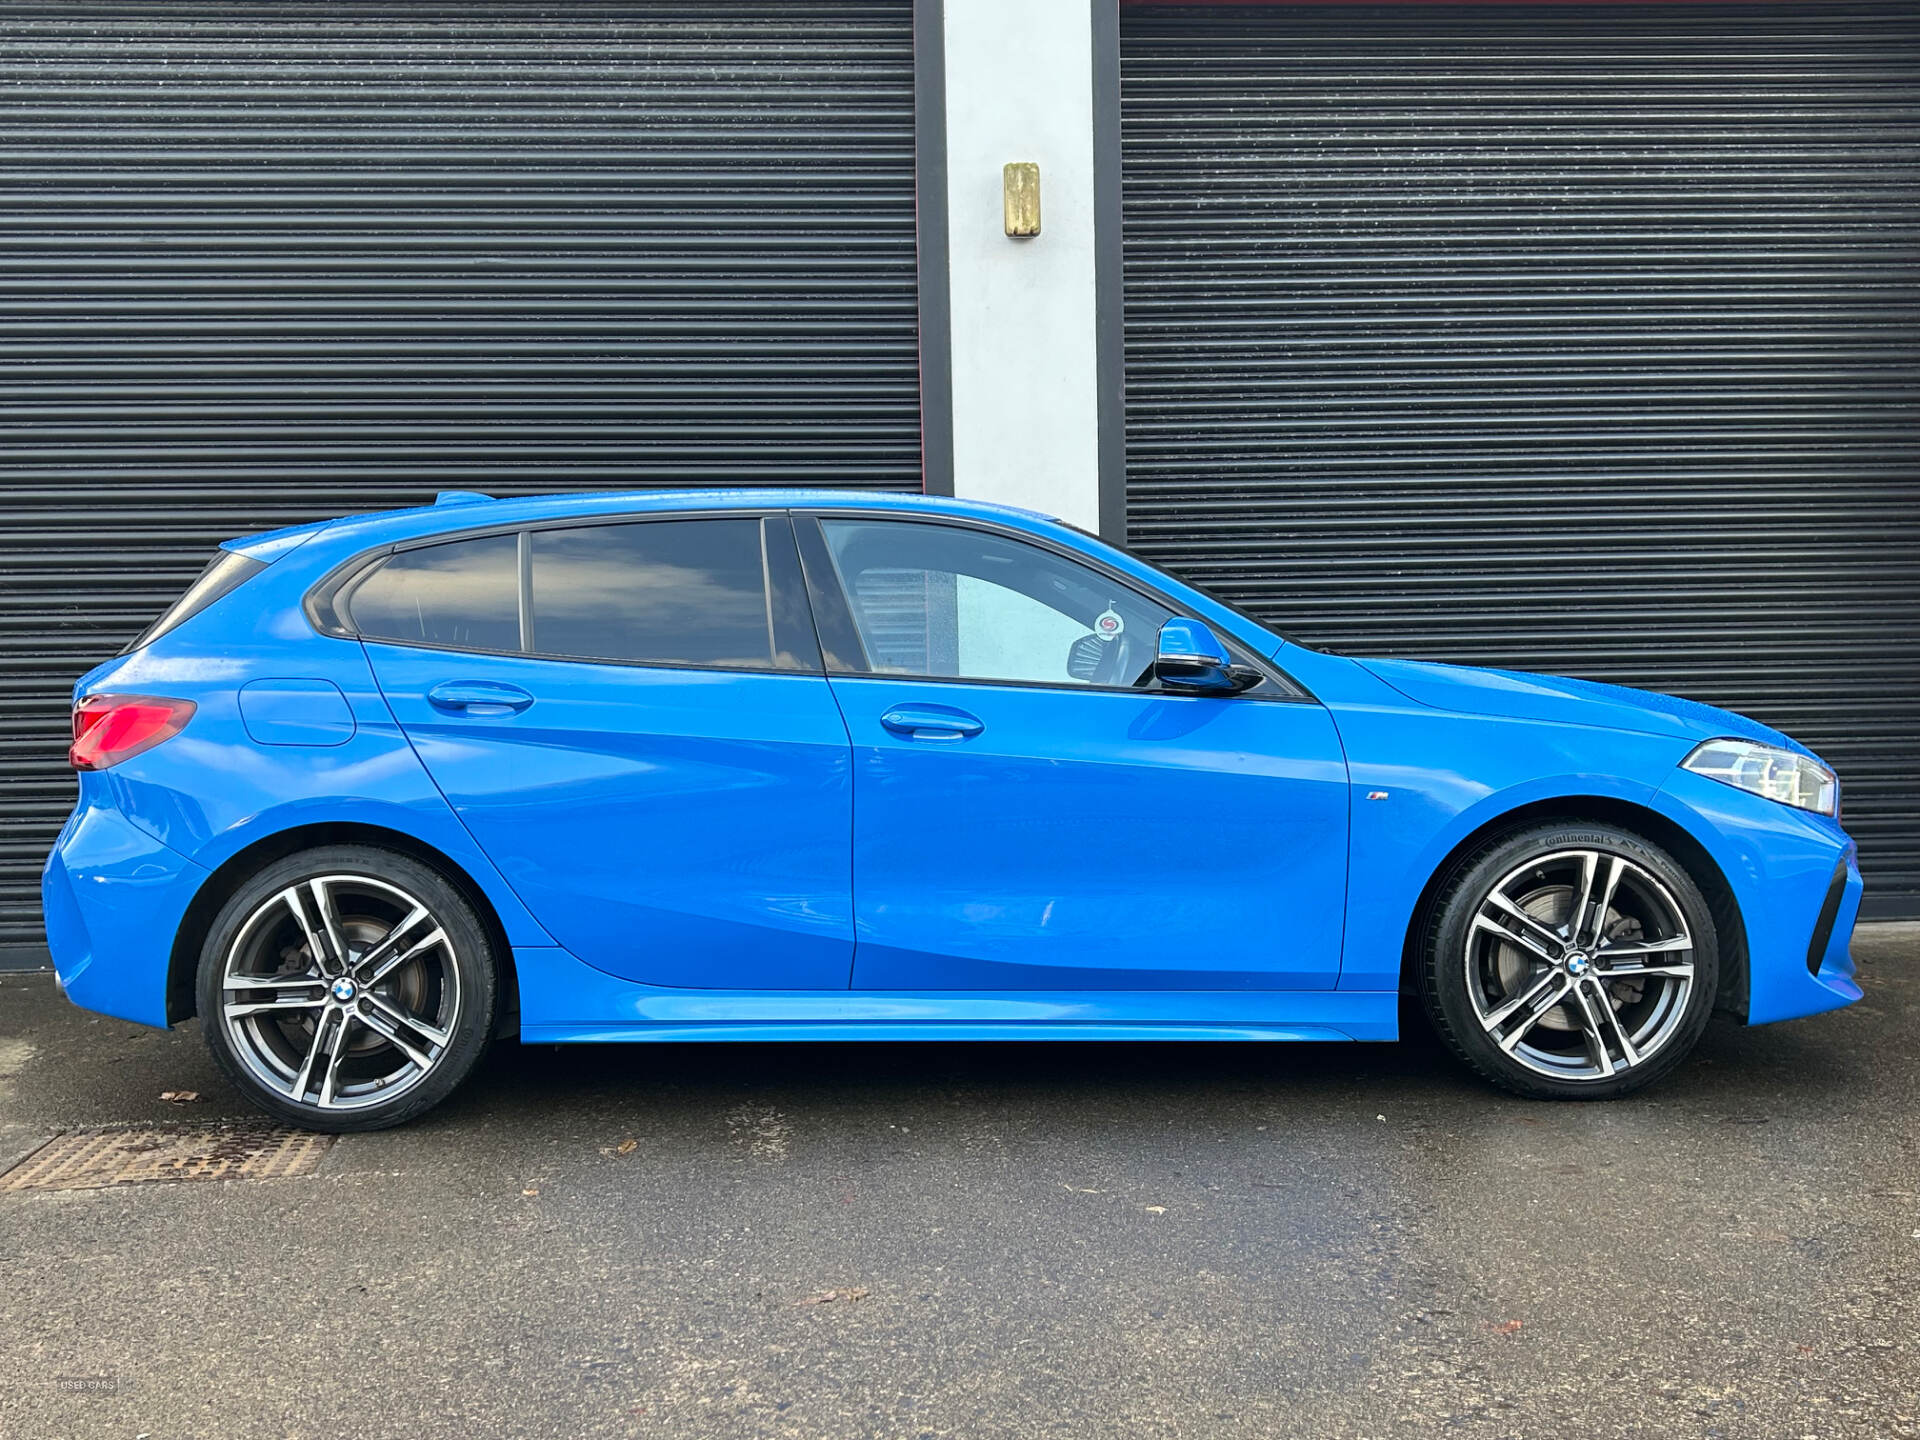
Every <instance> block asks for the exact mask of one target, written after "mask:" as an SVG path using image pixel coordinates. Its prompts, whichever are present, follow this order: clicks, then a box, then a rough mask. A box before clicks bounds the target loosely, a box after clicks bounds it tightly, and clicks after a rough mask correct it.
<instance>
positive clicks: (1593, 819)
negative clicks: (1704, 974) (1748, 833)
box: [1400, 795, 1748, 1021]
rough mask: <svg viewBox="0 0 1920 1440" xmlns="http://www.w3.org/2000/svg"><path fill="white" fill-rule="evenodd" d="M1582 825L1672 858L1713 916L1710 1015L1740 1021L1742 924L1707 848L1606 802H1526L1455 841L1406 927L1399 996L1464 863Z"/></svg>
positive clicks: (1657, 819) (1649, 812)
mask: <svg viewBox="0 0 1920 1440" xmlns="http://www.w3.org/2000/svg"><path fill="white" fill-rule="evenodd" d="M1582 823H1587V824H1591V823H1599V824H1605V825H1615V826H1618V827H1619V828H1620V829H1622V830H1630V831H1632V832H1633V833H1634V834H1636V835H1638V836H1640V837H1641V838H1643V839H1645V840H1648V841H1651V842H1652V843H1653V844H1655V845H1658V846H1659V847H1660V848H1661V849H1663V850H1665V851H1666V852H1667V853H1668V854H1670V855H1672V856H1673V858H1674V859H1675V860H1676V861H1677V862H1678V863H1679V864H1680V866H1681V868H1682V869H1684V870H1685V871H1686V872H1687V874H1688V875H1689V876H1690V877H1691V878H1692V880H1693V883H1694V884H1696V885H1698V886H1699V887H1700V893H1701V894H1702V895H1704V896H1705V897H1706V900H1707V906H1708V908H1709V909H1710V910H1711V911H1712V912H1713V924H1714V929H1715V930H1716V931H1717V932H1718V934H1719V938H1720V965H1721V969H1720V989H1719V995H1718V998H1717V999H1716V1000H1715V1002H1714V1008H1715V1009H1716V1010H1722V1011H1726V1012H1729V1013H1731V1014H1733V1015H1734V1016H1736V1017H1738V1018H1739V1019H1740V1020H1742V1021H1744V1020H1745V1019H1746V1016H1747V993H1748V979H1747V976H1748V968H1747V931H1746V923H1745V921H1744V919H1743V918H1742V916H1741V914H1740V903H1739V900H1738V899H1737V897H1736V896H1735V894H1734V890H1733V886H1732V885H1731V884H1729V883H1728V881H1727V877H1726V874H1725V872H1724V871H1722V870H1721V868H1720V865H1719V863H1718V862H1717V861H1716V860H1715V859H1714V858H1713V855H1712V854H1711V853H1710V852H1709V851H1708V849H1707V847H1706V846H1705V845H1703V844H1701V843H1700V841H1699V840H1698V839H1697V838H1696V837H1695V836H1694V835H1693V834H1692V833H1691V832H1689V831H1688V830H1687V828H1686V827H1685V826H1684V825H1682V824H1680V823H1679V822H1678V821H1677V820H1674V819H1673V818H1671V817H1670V816H1667V815H1663V814H1661V813H1660V812H1659V811H1658V810H1653V809H1649V808H1648V807H1647V806H1645V805H1640V804H1636V803H1635V802H1633V801H1631V800H1624V799H1621V798H1619V797H1618V796H1609V795H1555V796H1551V797H1549V798H1546V799H1541V800H1534V801H1531V802H1529V803H1528V804H1525V805H1520V806H1516V807H1515V808H1514V809H1512V810H1507V811H1504V812H1502V813H1501V814H1499V815H1496V816H1494V817H1492V818H1491V819H1489V820H1486V821H1484V822H1483V823H1482V824H1481V825H1480V826H1479V827H1478V828H1476V829H1474V830H1472V831H1470V832H1468V834H1466V835H1465V836H1463V837H1462V838H1461V839H1460V841H1459V842H1458V843H1457V844H1456V845H1455V846H1454V847H1453V849H1452V850H1450V851H1448V852H1447V855H1446V857H1445V858H1444V859H1443V860H1442V861H1441V862H1440V863H1439V864H1438V865H1437V866H1435V867H1434V869H1433V873H1432V874H1431V875H1430V876H1429V877H1428V879H1427V883H1426V885H1425V886H1424V887H1423V888H1422V889H1421V892H1420V898H1419V900H1418V901H1417V902H1416V903H1415V905H1414V907H1413V914H1412V916H1411V918H1410V919H1409V920H1408V922H1407V933H1406V936H1405V938H1404V941H1403V944H1402V947H1401V955H1400V990H1401V993H1402V994H1409V993H1411V992H1412V990H1413V986H1414V968H1413V967H1414V964H1415V961H1416V956H1417V954H1418V952H1419V949H1420V944H1421V941H1422V939H1423V938H1424V937H1425V935H1426V931H1427V926H1428V925H1429V924H1430V923H1431V921H1432V918H1433V907H1434V903H1435V901H1436V900H1437V899H1438V898H1439V896H1440V895H1441V893H1442V892H1443V891H1444V890H1445V888H1446V885H1447V882H1448V881H1449V880H1451V879H1452V877H1453V875H1454V873H1455V872H1456V871H1457V870H1458V868H1459V866H1460V864H1461V863H1462V862H1463V861H1464V860H1465V859H1466V858H1467V857H1468V856H1469V855H1471V854H1472V853H1473V852H1475V851H1476V850H1479V849H1480V848H1481V847H1482V846H1484V845H1486V844H1487V843H1488V842H1489V841H1491V840H1494V839H1496V838H1498V837H1499V836H1501V835H1505V834H1508V833H1511V832H1513V831H1516V830H1525V829H1531V828H1532V827H1533V826H1535V825H1550V824H1582Z"/></svg>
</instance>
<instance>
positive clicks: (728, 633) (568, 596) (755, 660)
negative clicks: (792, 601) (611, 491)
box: [529, 517, 793, 670]
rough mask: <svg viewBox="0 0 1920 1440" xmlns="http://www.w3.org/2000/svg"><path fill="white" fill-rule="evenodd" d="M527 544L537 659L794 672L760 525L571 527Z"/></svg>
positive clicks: (540, 533) (535, 536) (743, 521)
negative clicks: (778, 633)
mask: <svg viewBox="0 0 1920 1440" xmlns="http://www.w3.org/2000/svg"><path fill="white" fill-rule="evenodd" d="M529 539H530V541H531V546H532V556H531V566H532V571H531V574H532V581H531V592H530V593H531V596H532V602H533V604H532V617H531V620H532V625H531V630H532V648H533V650H534V651H535V653H537V654H540V655H551V656H555V657H564V658H570V659H582V660H624V661H632V662H642V663H646V664H653V665H699V666H718V667H724V668H728V669H754V670H764V669H772V668H788V667H790V666H791V665H792V664H793V657H792V656H791V655H790V654H788V653H786V652H785V651H783V650H781V649H779V648H778V647H776V644H775V617H774V614H773V611H772V609H771V608H770V607H769V605H768V603H767V570H766V561H765V558H764V554H763V551H762V544H761V524H760V520H759V518H758V517H745V518H739V519H733V518H729V519H719V520H648V521H639V522H629V523H624V524H616V525H581V526H569V527H567V528H565V529H556V530H535V531H533V532H532V533H531V535H530V537H529ZM788 544H789V545H790V544H791V542H788Z"/></svg>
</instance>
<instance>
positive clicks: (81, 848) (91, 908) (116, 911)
mask: <svg viewBox="0 0 1920 1440" xmlns="http://www.w3.org/2000/svg"><path fill="white" fill-rule="evenodd" d="M206 878H207V872H206V871H205V870H204V869H202V868H201V867H200V866H198V865H196V864H194V863H193V862H192V861H191V860H189V859H187V858H186V856H184V855H181V854H180V853H179V852H178V851H175V850H171V849H169V848H167V847H166V846H165V845H162V844H161V843H160V842H159V841H158V840H156V839H154V838H153V837H152V836H151V835H149V834H148V833H147V832H146V831H144V830H142V829H141V828H140V827H138V826H137V825H134V824H132V823H131V822H130V821H128V820H127V819H126V817H125V816H123V815H121V814H120V813H119V812H118V811H115V810H109V809H102V808H100V807H99V806H96V805H90V804H88V803H87V801H86V799H85V797H84V795H83V797H82V799H81V803H80V805H79V807H78V808H77V809H76V810H75V811H74V812H73V815H72V816H71V817H70V818H69V819H68V821H67V825H66V828H65V829H64V830H62V831H61V832H60V838H59V840H58V841H56V842H55V844H54V847H53V853H52V854H51V855H49V856H48V857H47V865H46V869H45V870H44V871H43V872H42V874H41V877H40V895H41V900H42V903H43V904H44V906H45V909H46V916H47V948H48V950H50V951H51V952H52V955H53V968H54V974H55V975H56V977H57V978H58V979H59V982H60V988H61V989H62V990H63V991H65V992H66V995H67V998H68V999H69V1000H71V1001H73V1003H74V1004H76V1005H79V1006H81V1007H82V1008H84V1009H87V1010H97V1011H99V1012H100V1013H101V1014H103V1015H113V1016H117V1017H118V1018H120V1019H122V1020H133V1021H136V1022H138V1023H139V1024H142V1025H157V1026H162V1027H164V1026H165V1025H166V1023H167V968H168V962H169V960H170V959H171V958H172V954H173V940H174V936H175V935H176V934H177V933H178V932H179V929H180V922H181V920H182V919H183V918H184V917H185V915H186V913H187V906H188V905H189V904H190V903H191V902H192V900H193V897H194V895H195V893H196V892H197V891H198V890H199V888H200V886H201V884H202V883H203V882H204V881H205V880H206Z"/></svg>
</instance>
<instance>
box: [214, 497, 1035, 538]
mask: <svg viewBox="0 0 1920 1440" xmlns="http://www.w3.org/2000/svg"><path fill="white" fill-rule="evenodd" d="M767 509H776V510H809V509H833V510H848V509H853V510H863V509H874V510H912V511H918V512H923V513H925V514H929V515H952V516H957V517H962V518H966V517H971V518H976V519H982V520H1001V521H1008V520H1011V521H1014V522H1016V523H1018V524H1019V525H1020V526H1021V528H1023V529H1025V528H1031V527H1032V525H1033V524H1034V522H1036V521H1038V522H1040V523H1041V524H1042V525H1046V526H1056V525H1059V524H1060V523H1061V522H1059V521H1057V520H1055V519H1053V517H1051V516H1048V515H1043V514H1041V513H1040V512H1038V511H1035V510H1022V509H1019V508H1017V507H1014V506H1011V505H995V504H990V503H988V502H986V501H982V500H956V499H952V498H949V497H945V496H935V495H919V494H914V493H911V492H905V493H903V492H901V491H897V490H828V489H795V488H778V489H776V488H770V487H769V488H760V489H740V490H720V489H703V490H593V491H582V492H579V493H575V494H570V495H529V496H522V497H517V498H513V499H503V500H495V499H492V498H489V497H487V496H482V495H472V494H469V493H467V492H463V491H449V492H445V493H444V494H443V495H442V497H441V499H440V500H439V502H437V503H435V504H433V505H422V506H418V507H416V508H414V509H410V510H382V511H376V512H374V513H371V514H366V515H348V516H343V517H342V518H340V519H338V520H333V521H330V522H328V523H326V524H325V525H323V526H314V527H302V528H306V529H307V533H308V534H317V533H319V532H320V531H322V530H324V532H325V534H326V538H327V541H328V548H329V549H331V548H332V547H333V546H334V545H335V544H340V545H344V546H349V547H355V548H358V547H361V546H371V545H379V544H384V543H394V542H399V541H406V540H415V539H419V538H422V537H424V536H431V535H438V534H442V533H449V534H451V533H456V532H458V531H462V530H475V529H485V528H489V527H492V526H495V525H521V524H528V523H532V522H536V521H542V520H564V519H570V518H576V517H577V518H581V519H590V518H592V517H594V516H598V515H645V514H650V513H657V512H667V511H688V510H702V511H720V512H724V511H728V510H767ZM295 533H297V531H287V532H279V531H276V532H273V533H272V534H271V535H260V536H248V537H246V538H244V539H241V540H234V541H229V542H228V548H230V549H236V550H246V551H249V552H251V551H252V550H253V549H254V548H256V547H259V546H261V545H262V544H263V543H266V542H269V541H275V542H277V541H279V540H280V539H281V537H282V536H283V535H284V536H287V537H288V538H291V536H292V535H293V534H295Z"/></svg>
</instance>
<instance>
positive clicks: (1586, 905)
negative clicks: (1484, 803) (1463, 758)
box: [1415, 823, 1720, 1100]
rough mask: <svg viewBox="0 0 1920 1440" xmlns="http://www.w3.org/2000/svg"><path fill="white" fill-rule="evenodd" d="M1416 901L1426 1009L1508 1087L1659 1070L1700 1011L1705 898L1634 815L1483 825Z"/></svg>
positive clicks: (1703, 1008) (1637, 1079)
mask: <svg viewBox="0 0 1920 1440" xmlns="http://www.w3.org/2000/svg"><path fill="white" fill-rule="evenodd" d="M1589 855H1591V856H1593V857H1595V860H1594V864H1593V868H1592V869H1588V868H1587V861H1586V859H1585V857H1586V856H1589ZM1609 877H1611V879H1612V881H1613V884H1611V885H1609V883H1608V881H1609ZM1496 891H1497V892H1498V895H1497V896H1496V893H1495V892H1496ZM1516 910H1517V911H1518V912H1521V913H1515V911H1516ZM1669 911H1670V912H1671V913H1667V912H1669ZM1429 916H1430V919H1429V923H1428V925H1427V928H1426V933H1425V935H1424V937H1423V938H1422V942H1421V944H1420V946H1419V949H1418V950H1417V952H1416V957H1415V959H1416V966H1415V970H1416V979H1417V983H1418V988H1419V992H1420V998H1421V1001H1422V1003H1423V1005H1424V1008H1425V1010H1426V1013H1427V1018H1428V1019H1429V1021H1430V1022H1431V1023H1432V1025H1433V1028H1434V1030H1435V1032H1436V1033H1437V1034H1438V1035H1439V1037H1440V1039H1441V1040H1442V1042H1444V1043H1445V1044H1446V1046H1447V1048H1448V1049H1450V1050H1451V1051H1453V1053H1454V1054H1455V1055H1457V1056H1458V1057H1459V1058H1460V1059H1461V1060H1462V1061H1463V1062H1465V1064H1466V1065H1467V1066H1468V1067H1469V1068H1471V1069H1472V1070H1474V1071H1475V1072H1476V1073H1477V1074H1479V1075H1480V1076H1482V1077H1483V1078H1485V1079H1487V1080H1490V1081H1492V1082H1493V1083H1494V1084H1495V1085H1498V1086H1501V1087H1502V1088H1504V1089H1507V1090H1511V1091H1513V1092H1514V1093H1515V1094H1518V1095H1524V1096H1527V1097H1529V1098H1533V1099H1543V1100H1609V1099H1613V1098H1615V1097H1617V1096H1621V1095H1627V1094H1631V1093H1632V1092H1633V1091H1636V1090H1638V1089H1640V1088H1641V1087H1643V1086H1646V1085H1650V1084H1652V1083H1653V1082H1655V1081H1656V1080H1659V1079H1661V1078H1662V1077H1663V1076H1665V1075H1667V1074H1669V1073H1671V1072H1672V1070H1673V1069H1674V1067H1675V1066H1677V1065H1679V1064H1680V1062H1681V1061H1682V1060H1684V1059H1685V1058H1686V1056H1687V1053H1688V1052H1689V1051H1690V1050H1692V1049H1693V1047H1694V1045H1695V1044H1696V1043H1697V1042H1698V1040H1699V1038H1700V1034H1701V1032H1702V1031H1703V1030H1704V1029H1705V1028H1706V1025H1707V1021H1708V1019H1709V1018H1710V1017H1711V1015H1712V1013H1713V1002H1714V995H1715V993H1716V991H1717V989H1718V986H1719V979H1720V942H1719V936H1718V933H1717V932H1716V931H1715V929H1714V924H1713V913H1712V910H1711V909H1710V907H1709V906H1708V904H1707V901H1706V898H1705V897H1704V896H1703V895H1701V893H1700V888H1699V886H1697V885H1696V884H1695V883H1694V881H1693V878H1692V877H1691V876H1690V875H1689V874H1688V873H1687V872H1686V870H1685V869H1684V868H1682V867H1681V866H1680V865H1679V864H1678V863H1677V862H1676V861H1675V860H1674V858H1673V857H1672V856H1671V855H1669V854H1667V852H1666V851H1664V850H1662V849H1661V848H1660V847H1659V846H1657V845H1655V844H1653V843H1652V842H1650V841H1649V840H1647V839H1646V838H1645V837H1643V836H1640V835H1636V834H1634V833H1633V832H1631V831H1628V830H1622V829H1619V828H1617V827H1615V826H1611V825H1601V824H1567V823H1560V824H1552V825H1541V826H1534V827H1531V828H1528V829H1525V830H1519V831H1511V832H1508V833H1507V834H1505V835H1502V836H1499V837H1496V838H1495V839H1493V840H1491V841H1490V842H1489V843H1487V844H1486V845H1484V846H1482V847H1481V848H1480V849H1478V850H1477V851H1475V852H1474V853H1472V854H1469V855H1467V856H1465V857H1464V858H1462V859H1461V860H1460V861H1459V862H1458V863H1457V864H1456V865H1455V866H1454V867H1453V869H1452V871H1451V873H1450V874H1449V876H1448V878H1447V879H1446V881H1445V882H1444V883H1443V886H1442V889H1441V891H1440V893H1439V896H1438V898H1437V899H1436V900H1435V902H1434V904H1433V906H1432V907H1431V909H1430V911H1429ZM1496 926H1497V927H1500V928H1501V929H1504V930H1506V931H1507V932H1509V934H1508V935H1506V936H1503V935H1501V934H1499V933H1497V931H1496V929H1495V928H1494V927H1496ZM1555 933H1558V934H1559V936H1560V938H1559V939H1558V941H1557V942H1556V941H1555V940H1553V939H1552V938H1550V937H1551V936H1552V935H1554V934H1555ZM1556 994H1558V995H1560V996H1561V997H1562V998H1561V1000H1560V1001H1559V1002H1557V1003H1549V1002H1552V1001H1553V997H1554V996H1555V995H1556ZM1603 998H1604V999H1605V1000H1606V1001H1607V1002H1608V1005H1609V1009H1608V1011H1607V1012H1604V1013H1603V1012H1602V1011H1601V1010H1600V1009H1599V1005H1600V1003H1601V1000H1602V999H1603ZM1502 1016H1507V1017H1508V1018H1505V1019H1502V1018H1501V1017H1502ZM1629 1057H1634V1058H1632V1059H1631V1061H1629Z"/></svg>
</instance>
